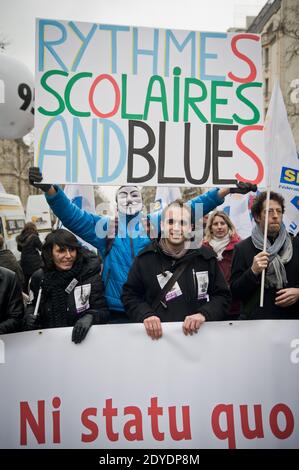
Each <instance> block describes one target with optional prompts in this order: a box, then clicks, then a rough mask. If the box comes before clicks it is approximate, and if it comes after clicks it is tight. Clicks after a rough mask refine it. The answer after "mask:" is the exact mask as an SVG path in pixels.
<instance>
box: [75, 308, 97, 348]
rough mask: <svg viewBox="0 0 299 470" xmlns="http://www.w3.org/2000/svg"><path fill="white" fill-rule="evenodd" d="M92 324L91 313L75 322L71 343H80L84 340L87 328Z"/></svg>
mask: <svg viewBox="0 0 299 470" xmlns="http://www.w3.org/2000/svg"><path fill="white" fill-rule="evenodd" d="M92 322H93V316H92V315H91V313H86V314H85V315H84V316H83V317H81V318H79V320H77V321H76V324H75V326H74V328H73V333H72V341H74V343H76V344H77V343H81V341H83V340H84V338H85V336H86V335H87V333H88V330H89V328H90V327H91V325H92Z"/></svg>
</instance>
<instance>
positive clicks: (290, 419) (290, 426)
mask: <svg viewBox="0 0 299 470" xmlns="http://www.w3.org/2000/svg"><path fill="white" fill-rule="evenodd" d="M278 413H283V414H284V416H285V421H286V426H285V429H284V430H283V431H281V430H280V428H279V426H278V422H277V417H278ZM269 421H270V427H271V431H272V432H273V434H274V436H275V437H277V438H278V439H287V438H288V437H290V435H291V434H292V432H293V431H294V416H293V413H292V411H291V410H290V408H289V407H288V406H287V405H285V404H284V403H278V404H277V405H275V406H273V408H272V410H271V413H270V418H269Z"/></svg>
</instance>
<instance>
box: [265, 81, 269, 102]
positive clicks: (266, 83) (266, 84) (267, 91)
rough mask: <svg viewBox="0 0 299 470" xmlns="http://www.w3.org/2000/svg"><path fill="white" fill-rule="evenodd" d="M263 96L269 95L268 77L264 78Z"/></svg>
mask: <svg viewBox="0 0 299 470" xmlns="http://www.w3.org/2000/svg"><path fill="white" fill-rule="evenodd" d="M264 95H265V98H268V96H269V78H266V79H265V90H264Z"/></svg>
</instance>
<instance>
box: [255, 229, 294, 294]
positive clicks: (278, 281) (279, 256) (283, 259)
mask: <svg viewBox="0 0 299 470" xmlns="http://www.w3.org/2000/svg"><path fill="white" fill-rule="evenodd" d="M251 239H252V243H253V244H254V246H255V247H256V248H257V249H258V250H263V246H264V234H263V232H262V231H261V229H260V227H259V225H257V224H256V225H255V226H254V227H253V230H252V235H251ZM266 251H267V253H269V255H270V258H269V265H268V268H267V270H266V287H274V288H276V289H282V288H283V287H285V286H286V285H287V283H288V280H287V274H286V270H285V267H284V265H285V264H287V263H288V262H289V261H290V260H291V259H292V256H293V245H292V239H291V237H290V235H289V234H288V232H287V231H286V228H285V227H284V226H281V228H280V231H279V234H278V236H277V237H276V239H275V241H274V243H273V244H272V245H271V243H270V241H269V240H267V246H266Z"/></svg>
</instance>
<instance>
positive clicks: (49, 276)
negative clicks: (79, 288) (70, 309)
mask: <svg viewBox="0 0 299 470" xmlns="http://www.w3.org/2000/svg"><path fill="white" fill-rule="evenodd" d="M82 264H83V258H82V257H80V258H79V259H77V260H76V262H75V264H74V265H73V267H72V269H69V270H68V271H58V270H57V269H53V270H51V271H46V272H45V274H44V280H43V295H44V298H45V299H46V300H47V301H48V302H49V304H50V305H51V309H50V312H51V313H50V315H51V318H47V323H48V324H49V325H50V326H51V327H52V328H57V327H63V326H69V325H68V323H67V315H66V312H67V296H68V294H67V292H66V291H65V289H66V288H67V286H68V285H69V284H70V282H71V281H72V280H73V279H74V278H75V279H78V280H79V275H80V273H81V270H82ZM46 315H48V312H47V313H46Z"/></svg>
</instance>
